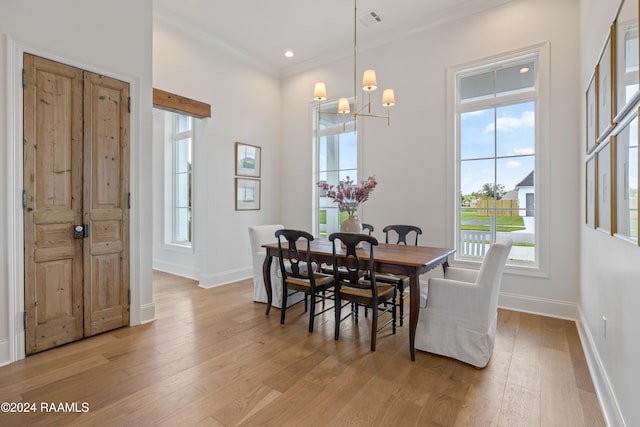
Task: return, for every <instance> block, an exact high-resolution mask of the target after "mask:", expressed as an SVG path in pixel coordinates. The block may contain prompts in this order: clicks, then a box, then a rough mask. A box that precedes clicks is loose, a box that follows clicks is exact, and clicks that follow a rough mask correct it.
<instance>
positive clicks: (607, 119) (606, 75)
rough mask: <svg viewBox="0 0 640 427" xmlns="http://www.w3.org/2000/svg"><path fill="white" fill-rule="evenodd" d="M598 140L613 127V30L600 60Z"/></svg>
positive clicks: (598, 72) (604, 136)
mask: <svg viewBox="0 0 640 427" xmlns="http://www.w3.org/2000/svg"><path fill="white" fill-rule="evenodd" d="M596 74H597V76H598V92H597V93H598V110H597V112H598V133H599V134H598V142H602V141H603V140H604V139H605V138H606V137H607V136H608V134H609V132H610V131H611V129H613V109H612V104H611V101H612V100H611V98H612V96H614V95H613V90H612V88H613V87H614V84H613V82H614V80H613V79H614V76H612V75H611V32H609V35H608V36H607V42H606V43H605V45H604V49H603V50H602V55H601V56H600V61H598V69H597V73H596Z"/></svg>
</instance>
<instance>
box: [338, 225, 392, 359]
mask: <svg viewBox="0 0 640 427" xmlns="http://www.w3.org/2000/svg"><path fill="white" fill-rule="evenodd" d="M329 240H330V241H331V242H333V255H332V261H333V265H334V267H336V266H339V267H344V268H345V271H346V273H345V272H342V269H339V268H334V277H335V279H334V282H335V295H334V298H335V304H334V310H335V317H336V323H335V328H336V330H335V339H336V340H338V339H339V338H340V323H341V322H342V321H343V320H345V319H347V318H348V317H350V316H353V317H354V319H355V323H356V324H357V323H358V306H361V305H362V306H365V307H367V308H369V309H371V312H372V316H371V351H375V350H376V338H377V334H378V330H380V329H382V328H384V327H385V326H387V325H389V324H391V327H392V329H393V333H394V334H395V333H396V287H395V286H394V285H393V284H380V283H378V282H377V281H376V272H375V271H374V269H373V265H374V263H373V260H374V257H373V247H374V246H376V245H377V244H378V240H377V239H376V238H375V237H373V236H369V235H366V234H356V233H333V234H331V235H330V236H329ZM337 241H340V242H342V244H343V245H344V250H345V251H346V257H342V256H338V254H337V251H336V248H339V247H341V246H340V245H341V244H340V243H339V242H337ZM361 242H365V243H368V245H363V248H362V249H357V248H358V246H359V245H360V244H361ZM362 250H364V251H365V254H366V253H367V252H368V257H363V258H360V257H359V256H358V251H362ZM343 301H345V302H346V304H344V307H347V306H350V307H351V309H350V312H349V314H347V315H346V316H345V317H342V309H343V308H344V307H343ZM349 303H351V304H349ZM385 313H390V314H391V319H390V320H389V321H387V322H386V323H385V324H384V325H382V326H381V327H380V328H378V318H379V317H380V316H382V315H383V314H385Z"/></svg>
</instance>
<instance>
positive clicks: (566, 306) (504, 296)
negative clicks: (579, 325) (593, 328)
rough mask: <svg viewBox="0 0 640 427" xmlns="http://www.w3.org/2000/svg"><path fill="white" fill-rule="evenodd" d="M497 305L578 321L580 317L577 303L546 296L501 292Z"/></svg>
mask: <svg viewBox="0 0 640 427" xmlns="http://www.w3.org/2000/svg"><path fill="white" fill-rule="evenodd" d="M498 306H499V307H500V308H505V309H508V310H514V311H522V312H525V313H533V314H540V315H543V316H551V317H558V318H560V319H569V320H574V321H578V319H579V318H580V315H579V310H578V305H577V304H576V303H573V302H567V301H558V300H552V299H547V298H535V297H530V296H525V295H518V294H510V293H505V292H501V293H500V297H499V299H498Z"/></svg>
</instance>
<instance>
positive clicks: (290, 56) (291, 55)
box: [284, 50, 293, 58]
mask: <svg viewBox="0 0 640 427" xmlns="http://www.w3.org/2000/svg"><path fill="white" fill-rule="evenodd" d="M284 56H286V57H287V58H293V52H291V51H290V50H288V51H286V52H285V53H284Z"/></svg>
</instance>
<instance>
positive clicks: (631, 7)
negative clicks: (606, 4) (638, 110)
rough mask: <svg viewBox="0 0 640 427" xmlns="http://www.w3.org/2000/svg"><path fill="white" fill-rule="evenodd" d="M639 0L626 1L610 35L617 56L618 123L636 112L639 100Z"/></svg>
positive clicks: (616, 114)
mask: <svg viewBox="0 0 640 427" xmlns="http://www.w3.org/2000/svg"><path fill="white" fill-rule="evenodd" d="M638 3H639V1H638V0H623V2H622V5H621V7H620V9H619V10H618V16H617V17H616V20H615V23H614V29H613V30H612V31H611V35H612V38H613V41H612V49H613V51H614V52H615V55H614V57H615V64H614V65H615V67H614V69H615V76H616V78H615V83H616V102H615V107H616V108H615V118H614V121H615V122H616V123H618V122H619V121H620V120H621V119H622V117H624V116H625V115H626V114H627V113H628V112H629V111H630V110H631V108H633V105H634V104H635V103H636V101H637V100H638V98H639V97H640V90H639V89H640V87H639V86H638V83H639V82H640V69H639V68H638V58H639V55H638V54H639V53H640V51H639V50H638V6H639V5H638Z"/></svg>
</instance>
